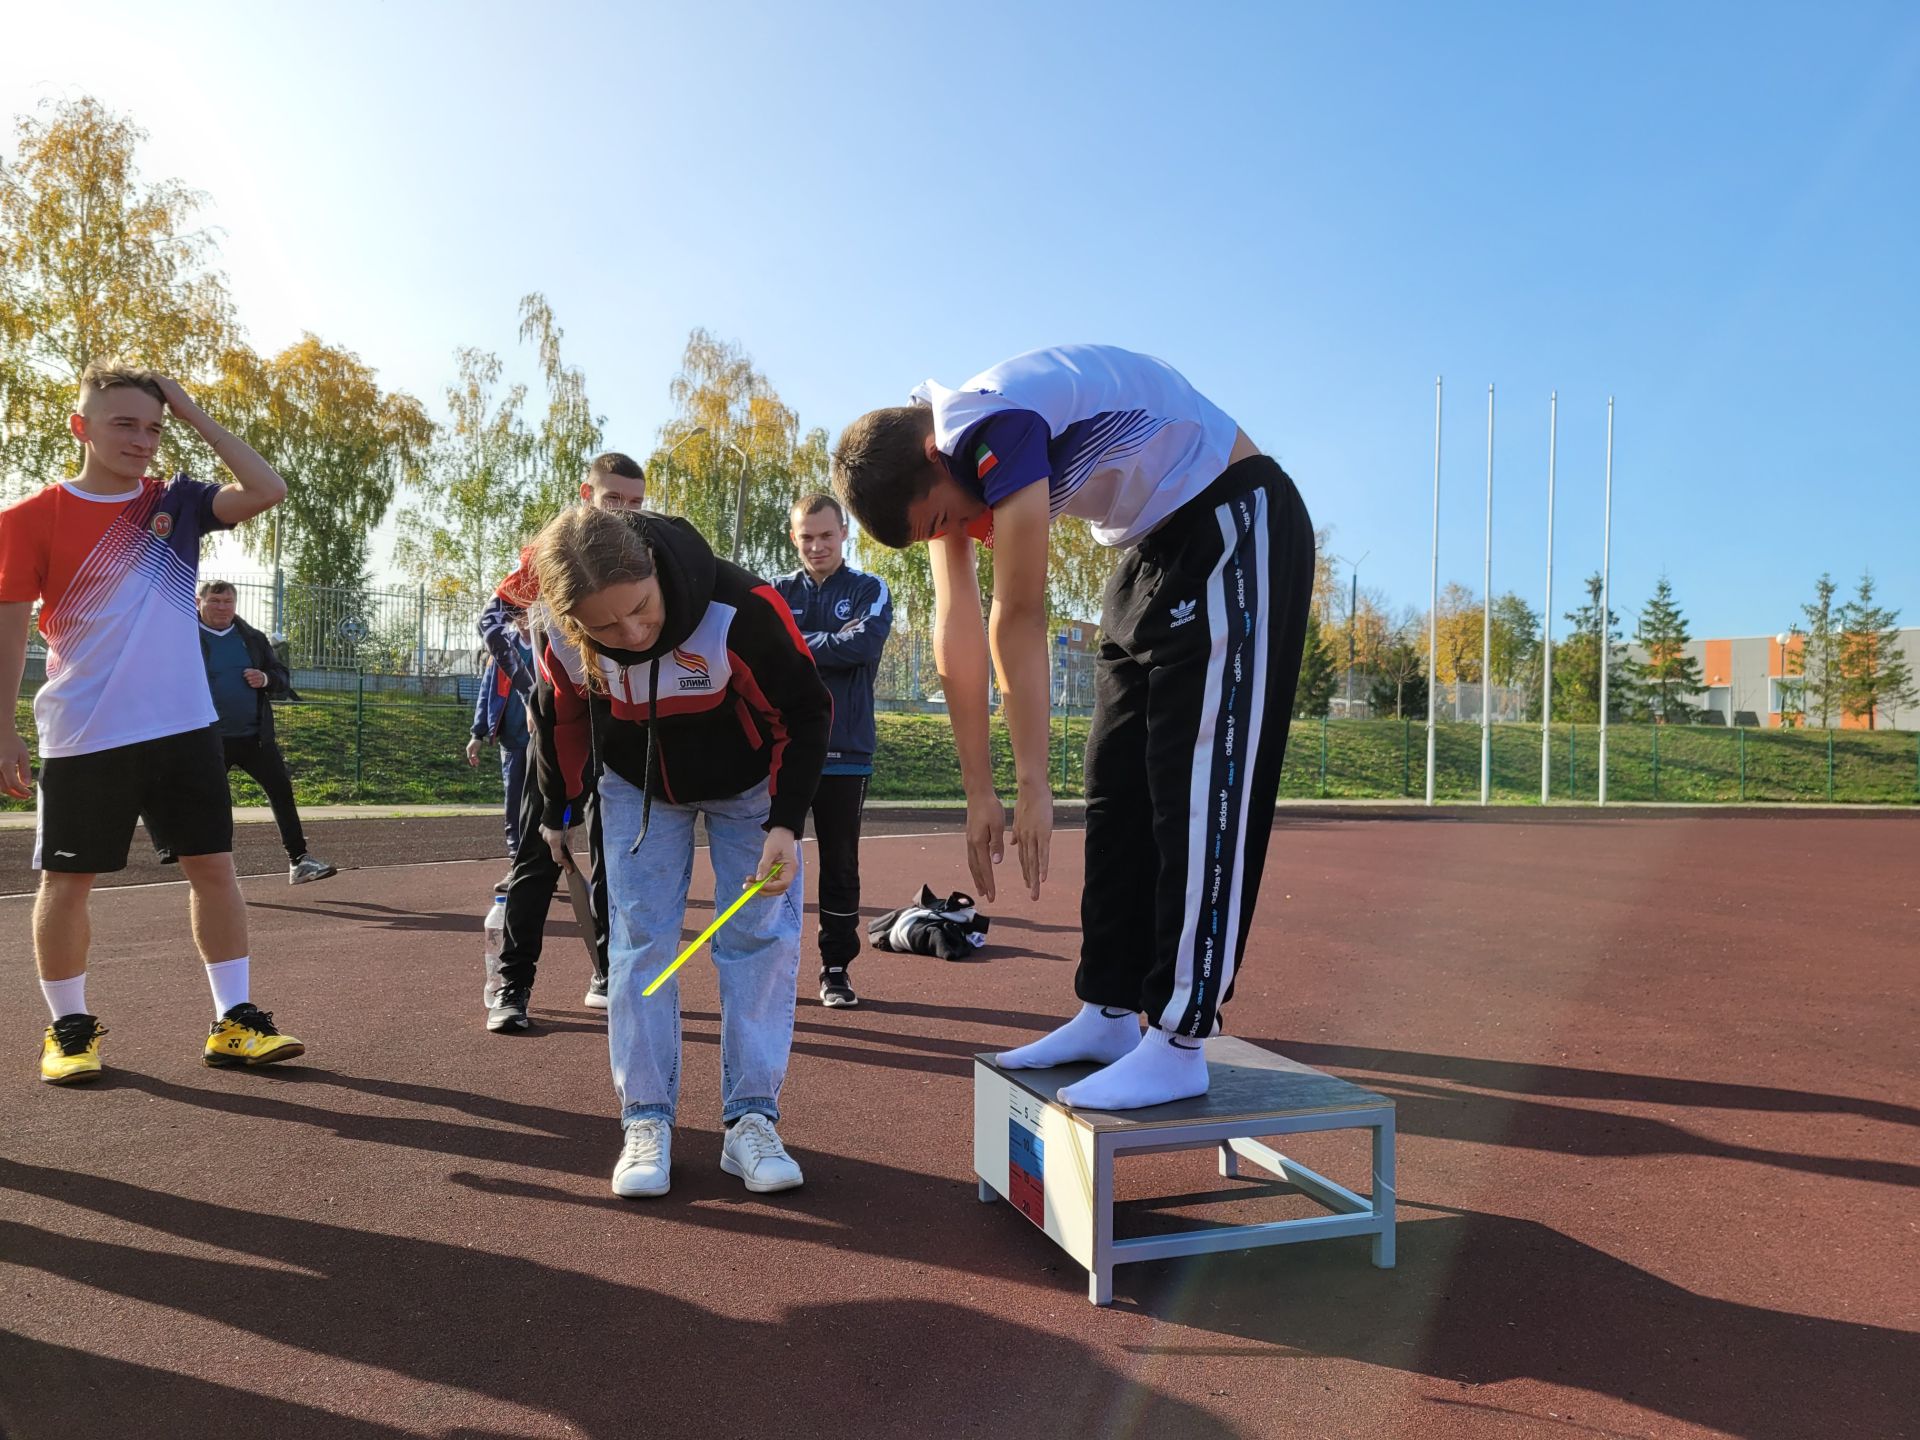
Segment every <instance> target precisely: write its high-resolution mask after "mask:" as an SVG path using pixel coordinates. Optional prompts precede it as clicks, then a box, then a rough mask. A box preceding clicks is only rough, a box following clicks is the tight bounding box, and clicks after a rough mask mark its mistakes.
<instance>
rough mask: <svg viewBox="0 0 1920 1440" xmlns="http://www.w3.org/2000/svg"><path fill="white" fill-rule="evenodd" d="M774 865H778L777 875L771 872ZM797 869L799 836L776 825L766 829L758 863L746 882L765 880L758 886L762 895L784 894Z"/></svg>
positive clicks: (798, 863)
mask: <svg viewBox="0 0 1920 1440" xmlns="http://www.w3.org/2000/svg"><path fill="white" fill-rule="evenodd" d="M776 865H778V866H779V867H780V873H779V874H778V875H775V874H774V873H773V867H774V866H776ZM799 869H800V839H799V837H798V836H797V835H795V834H794V833H793V831H791V830H789V829H787V828H786V827H784V826H781V825H776V826H774V827H773V828H772V829H771V830H769V831H767V843H766V844H765V845H762V846H761V847H760V864H759V865H758V866H757V867H755V869H754V872H753V875H752V876H751V877H750V878H749V879H748V881H747V883H748V884H749V885H751V884H752V883H753V882H754V881H755V880H766V884H764V885H763V886H761V887H760V893H761V894H762V895H784V894H786V893H787V890H788V887H790V886H791V885H792V884H793V877H794V875H795V873H796V872H798V870H799ZM768 877H771V878H768Z"/></svg>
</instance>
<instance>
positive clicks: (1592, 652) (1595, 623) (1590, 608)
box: [1553, 571, 1633, 724]
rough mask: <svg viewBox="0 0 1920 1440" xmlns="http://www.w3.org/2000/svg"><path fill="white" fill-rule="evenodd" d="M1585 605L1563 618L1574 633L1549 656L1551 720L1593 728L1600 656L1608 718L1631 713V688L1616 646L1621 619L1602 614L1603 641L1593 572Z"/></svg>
mask: <svg viewBox="0 0 1920 1440" xmlns="http://www.w3.org/2000/svg"><path fill="white" fill-rule="evenodd" d="M1586 590H1587V603H1586V604H1584V605H1582V606H1580V607H1579V608H1577V609H1574V610H1569V611H1568V612H1567V613H1566V617H1565V618H1566V620H1567V622H1568V623H1569V624H1570V625H1571V626H1572V627H1573V628H1572V631H1571V632H1570V633H1569V634H1568V636H1567V638H1566V639H1565V640H1562V641H1561V642H1560V643H1559V644H1558V645H1556V646H1555V647H1554V650H1553V714H1554V718H1555V719H1556V720H1567V721H1578V722H1581V723H1585V724H1592V723H1594V722H1595V721H1597V720H1598V719H1599V718H1600V665H1601V655H1602V654H1603V653H1604V654H1605V655H1606V657H1607V659H1606V663H1607V715H1608V718H1609V719H1615V720H1617V719H1620V718H1621V717H1622V716H1624V715H1626V714H1628V713H1630V712H1631V710H1632V708H1633V685H1632V682H1631V679H1630V677H1629V676H1628V674H1627V669H1626V664H1625V658H1624V655H1623V653H1622V650H1621V646H1620V616H1619V615H1618V613H1616V612H1615V611H1614V610H1612V609H1608V611H1607V613H1606V624H1605V632H1604V634H1605V638H1604V641H1603V639H1602V626H1601V617H1600V594H1601V590H1602V581H1601V578H1600V574H1599V572H1598V571H1595V572H1594V573H1593V574H1591V575H1589V576H1588V577H1587V582H1586Z"/></svg>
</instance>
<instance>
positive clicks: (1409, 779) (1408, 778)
mask: <svg viewBox="0 0 1920 1440" xmlns="http://www.w3.org/2000/svg"><path fill="white" fill-rule="evenodd" d="M1402 720H1403V722H1404V723H1405V725H1406V727H1407V728H1406V734H1405V735H1403V736H1402V737H1401V740H1400V793H1401V795H1402V796H1407V795H1411V794H1413V717H1412V716H1411V715H1407V716H1403V717H1402Z"/></svg>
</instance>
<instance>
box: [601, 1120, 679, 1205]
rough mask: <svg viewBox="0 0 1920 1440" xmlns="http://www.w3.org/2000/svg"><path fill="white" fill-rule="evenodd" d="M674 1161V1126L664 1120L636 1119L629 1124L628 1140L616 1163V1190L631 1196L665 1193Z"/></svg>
mask: <svg viewBox="0 0 1920 1440" xmlns="http://www.w3.org/2000/svg"><path fill="white" fill-rule="evenodd" d="M672 1165H673V1127H672V1126H671V1125H669V1124H667V1122H666V1121H664V1120H636V1121H634V1122H633V1123H632V1124H631V1125H629V1126H627V1143H626V1144H625V1145H623V1146H622V1147H621V1149H620V1163H619V1164H617V1165H615V1166H614V1167H613V1193H614V1194H616V1195H621V1196H625V1197H626V1198H627V1199H629V1200H641V1199H645V1198H646V1197H647V1196H649V1195H664V1194H666V1193H667V1186H668V1184H669V1183H670V1182H669V1180H668V1178H667V1171H668V1170H669V1169H670V1168H671V1167H672Z"/></svg>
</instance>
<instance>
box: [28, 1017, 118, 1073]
mask: <svg viewBox="0 0 1920 1440" xmlns="http://www.w3.org/2000/svg"><path fill="white" fill-rule="evenodd" d="M106 1033H107V1027H106V1026H104V1025H102V1024H101V1023H100V1022H99V1021H98V1020H96V1019H94V1018H93V1016H91V1015H62V1016H61V1017H60V1018H59V1019H58V1020H56V1021H54V1022H53V1024H51V1025H49V1026H47V1039H46V1043H45V1044H43V1045H42V1046H41V1047H40V1078H41V1079H42V1080H44V1081H46V1082H47V1083H48V1084H49V1085H78V1084H80V1083H81V1082H82V1081H85V1080H92V1079H94V1078H96V1077H97V1076H98V1075H99V1074H100V1037H101V1036H102V1035H104V1034H106Z"/></svg>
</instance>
